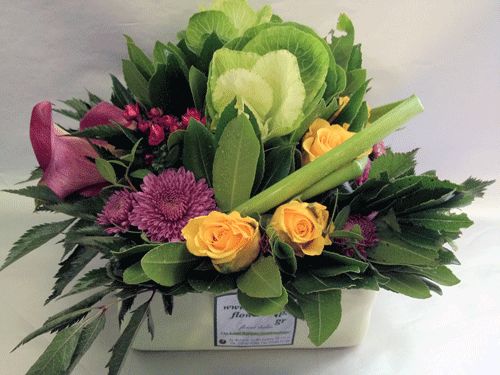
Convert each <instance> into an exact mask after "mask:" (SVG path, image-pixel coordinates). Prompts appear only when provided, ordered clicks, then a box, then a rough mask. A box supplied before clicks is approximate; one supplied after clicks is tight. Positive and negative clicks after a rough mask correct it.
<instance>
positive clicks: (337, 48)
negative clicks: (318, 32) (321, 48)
mask: <svg viewBox="0 0 500 375" xmlns="http://www.w3.org/2000/svg"><path fill="white" fill-rule="evenodd" d="M337 30H338V31H343V32H345V33H346V34H345V35H344V36H341V37H338V38H337V37H335V36H332V45H331V48H332V52H333V55H334V56H335V62H336V63H337V64H338V65H339V66H341V67H342V68H343V69H347V66H348V64H349V59H350V58H351V52H352V48H353V45H354V26H353V25H352V22H351V20H350V19H349V17H347V15H346V14H345V13H342V14H341V15H340V16H339V19H338V22H337Z"/></svg>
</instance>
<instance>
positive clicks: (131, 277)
mask: <svg viewBox="0 0 500 375" xmlns="http://www.w3.org/2000/svg"><path fill="white" fill-rule="evenodd" d="M149 280H151V279H150V278H149V277H148V276H147V275H146V274H145V273H144V271H143V270H142V266H141V262H137V263H134V264H133V265H131V266H130V267H127V268H126V269H125V271H123V282H124V283H125V284H129V285H137V284H142V283H145V282H146V281H149Z"/></svg>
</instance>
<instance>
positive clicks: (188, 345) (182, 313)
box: [133, 289, 377, 351]
mask: <svg viewBox="0 0 500 375" xmlns="http://www.w3.org/2000/svg"><path fill="white" fill-rule="evenodd" d="M376 294H377V293H376V292H374V291H370V290H361V289H359V290H354V289H353V290H343V291H342V299H341V304H342V319H341V321H340V324H339V326H338V327H337V330H336V331H335V332H334V333H333V335H332V336H331V337H330V338H329V339H328V340H327V341H326V342H325V343H324V344H323V345H321V348H340V347H349V346H355V345H358V344H359V343H360V342H361V341H362V340H363V337H364V336H365V334H366V331H367V329H368V325H369V323H370V316H371V311H372V306H373V302H374V299H375V296H376ZM151 312H152V315H153V321H154V325H155V336H154V339H153V340H151V336H150V334H149V332H148V330H147V327H146V323H145V322H144V323H143V324H142V326H141V327H140V329H139V332H138V333H137V336H136V338H135V341H134V344H133V348H134V349H137V350H146V351H161V350H242V349H243V350H248V349H291V348H292V349H313V348H316V346H314V345H313V344H312V343H311V342H310V341H309V339H308V337H307V336H308V328H307V324H306V323H305V322H304V321H302V320H299V319H297V326H296V331H295V339H294V342H293V345H287V346H260V347H244V348H239V347H220V346H214V295H213V294H208V293H203V294H193V293H191V294H187V295H184V296H181V297H175V298H174V311H173V314H172V316H168V315H166V314H165V313H164V311H163V306H162V302H161V299H160V298H156V297H155V299H154V300H153V302H152V310H151Z"/></svg>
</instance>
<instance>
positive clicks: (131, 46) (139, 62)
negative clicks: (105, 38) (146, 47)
mask: <svg viewBox="0 0 500 375" xmlns="http://www.w3.org/2000/svg"><path fill="white" fill-rule="evenodd" d="M125 38H126V39H127V49H128V55H129V58H130V60H131V61H132V62H133V63H134V65H135V66H136V68H137V69H138V70H139V72H140V73H141V74H142V75H143V77H144V78H145V79H146V80H149V78H150V77H151V76H152V75H153V73H154V71H155V68H154V65H153V63H152V62H151V60H150V59H149V57H147V56H146V54H145V53H144V52H143V51H142V50H141V49H140V48H139V47H137V45H136V44H135V42H134V41H133V40H132V38H131V37H129V36H127V35H125Z"/></svg>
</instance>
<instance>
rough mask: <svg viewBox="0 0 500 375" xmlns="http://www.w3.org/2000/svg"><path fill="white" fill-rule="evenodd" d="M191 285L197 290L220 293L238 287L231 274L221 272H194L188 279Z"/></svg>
mask: <svg viewBox="0 0 500 375" xmlns="http://www.w3.org/2000/svg"><path fill="white" fill-rule="evenodd" d="M188 282H189V285H191V287H192V288H193V289H194V290H196V291H197V292H200V293H203V292H209V293H214V294H220V293H225V292H229V291H230V290H233V289H235V288H236V283H235V281H234V278H233V277H232V276H231V275H226V274H221V273H219V272H193V273H192V274H191V275H190V276H189V279H188Z"/></svg>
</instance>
